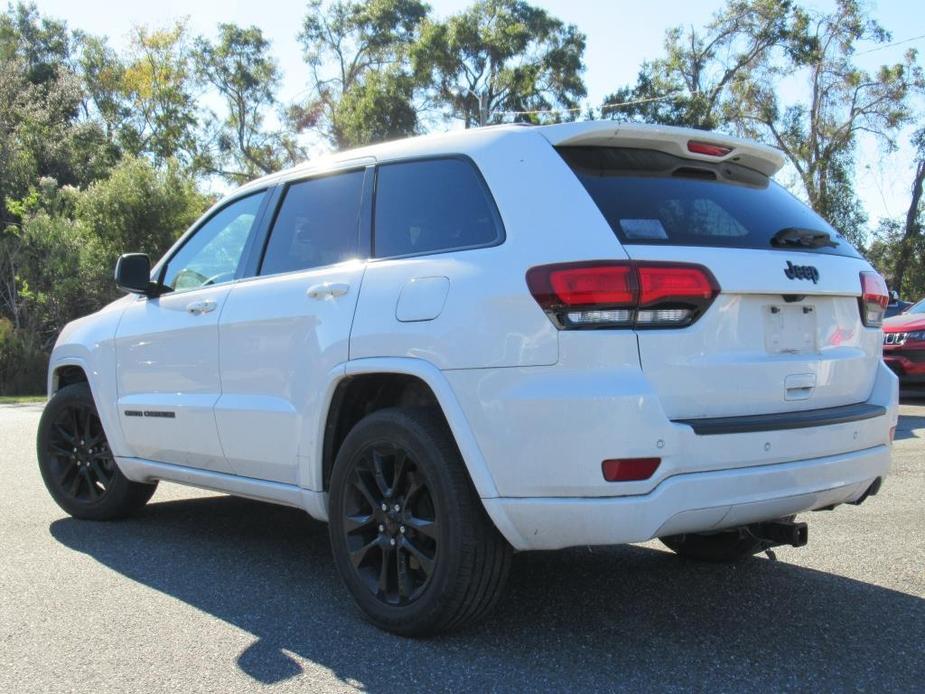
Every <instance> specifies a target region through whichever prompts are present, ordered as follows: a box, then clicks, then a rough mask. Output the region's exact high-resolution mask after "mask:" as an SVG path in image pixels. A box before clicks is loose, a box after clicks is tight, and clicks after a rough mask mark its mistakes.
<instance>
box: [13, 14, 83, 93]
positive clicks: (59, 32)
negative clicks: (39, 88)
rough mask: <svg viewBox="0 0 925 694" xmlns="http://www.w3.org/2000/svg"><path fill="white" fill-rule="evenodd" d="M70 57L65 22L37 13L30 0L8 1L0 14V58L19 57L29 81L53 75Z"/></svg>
mask: <svg viewBox="0 0 925 694" xmlns="http://www.w3.org/2000/svg"><path fill="white" fill-rule="evenodd" d="M70 57H71V37H70V34H69V32H68V30H67V25H66V24H65V23H64V22H59V21H57V20H54V19H50V18H48V17H42V16H40V15H39V12H38V9H37V8H36V6H35V4H34V3H29V4H25V3H22V2H20V3H17V4H16V5H15V7H14V6H12V5H10V6H9V8H8V9H7V11H6V13H5V14H0V59H3V60H9V59H11V58H18V59H19V60H21V61H22V63H23V65H24V66H25V74H26V79H27V80H28V81H29V82H31V83H32V84H43V83H45V82H47V81H49V80H53V79H55V78H56V77H57V76H58V74H59V70H60V67H61V66H62V65H64V64H66V63H67V62H68V61H69V59H70Z"/></svg>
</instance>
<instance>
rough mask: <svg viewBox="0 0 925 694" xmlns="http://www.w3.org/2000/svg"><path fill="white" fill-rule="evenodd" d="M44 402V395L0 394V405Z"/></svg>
mask: <svg viewBox="0 0 925 694" xmlns="http://www.w3.org/2000/svg"><path fill="white" fill-rule="evenodd" d="M40 402H45V396H44V395H0V405H27V404H29V403H40Z"/></svg>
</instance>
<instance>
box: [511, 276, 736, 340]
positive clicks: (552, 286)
mask: <svg viewBox="0 0 925 694" xmlns="http://www.w3.org/2000/svg"><path fill="white" fill-rule="evenodd" d="M527 286H528V287H529V288H530V293H531V294H533V297H534V298H535V299H536V301H537V303H538V304H539V305H540V306H541V307H542V309H543V310H544V311H545V312H546V314H547V315H548V316H549V317H550V319H551V320H552V321H553V323H555V324H556V326H557V327H558V328H560V329H562V330H569V329H587V328H671V327H674V328H678V327H684V326H686V325H690V324H691V323H693V322H694V321H695V320H697V319H698V318H699V317H700V316H701V315H702V314H703V313H704V311H706V310H707V308H708V307H709V306H710V304H711V303H712V302H713V299H714V298H716V295H717V294H718V293H719V285H717V283H716V279H714V277H713V275H712V274H711V273H710V271H709V270H707V269H706V268H705V267H702V266H700V265H692V264H688V263H650V262H635V261H612V260H596V261H590V262H579V263H562V264H558V265H540V266H538V267H534V268H530V270H528V271H527Z"/></svg>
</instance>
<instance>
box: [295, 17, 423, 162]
mask: <svg viewBox="0 0 925 694" xmlns="http://www.w3.org/2000/svg"><path fill="white" fill-rule="evenodd" d="M429 9H430V8H429V7H428V6H427V5H425V4H424V3H422V2H419V1H418V0H369V1H368V2H363V1H361V0H335V2H332V3H330V4H328V5H327V6H323V5H322V3H321V0H311V2H309V4H308V11H307V14H306V15H305V19H304V21H303V24H302V31H301V33H300V34H299V41H300V42H301V44H302V48H303V50H304V56H305V62H306V63H307V64H308V67H309V71H310V81H309V85H308V88H309V94H310V96H309V99H308V101H307V102H306V103H304V104H297V105H294V106H293V107H291V108H290V110H289V121H290V123H292V124H293V126H294V127H295V129H296V130H297V131H303V130H306V129H309V128H312V129H315V130H317V131H318V132H319V133H321V134H322V135H323V137H324V138H325V139H327V140H328V141H329V142H330V143H331V144H333V145H334V146H336V147H338V148H344V147H351V146H357V145H363V144H368V143H370V142H374V141H375V140H377V139H379V138H380V137H399V136H403V135H413V134H414V133H415V132H416V131H417V129H418V108H417V107H416V106H415V105H414V103H413V98H414V95H415V92H416V90H417V89H418V87H419V86H420V85H418V84H417V82H416V80H415V79H414V78H413V75H412V74H411V70H410V68H409V66H408V60H407V57H408V54H409V51H410V50H411V47H412V45H413V44H414V43H415V42H416V41H417V40H418V38H419V34H420V27H421V23H422V21H423V20H424V18H425V16H426V15H427V12H428V11H429ZM401 100H404V101H405V103H404V104H400V103H398V102H399V101H401ZM377 104H378V105H381V106H383V107H384V108H383V110H381V111H380V110H378V109H376V108H375V106H376V105H377Z"/></svg>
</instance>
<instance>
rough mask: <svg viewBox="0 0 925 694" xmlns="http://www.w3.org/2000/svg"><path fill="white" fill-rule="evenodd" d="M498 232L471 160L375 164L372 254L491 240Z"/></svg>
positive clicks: (498, 225) (496, 218) (497, 221)
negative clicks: (376, 172) (374, 211)
mask: <svg viewBox="0 0 925 694" xmlns="http://www.w3.org/2000/svg"><path fill="white" fill-rule="evenodd" d="M502 234H503V231H502V227H501V220H500V218H499V216H498V212H497V210H496V208H495V204H494V201H493V200H491V199H490V198H489V196H488V191H487V190H486V188H485V185H484V184H483V183H482V180H481V179H480V177H479V175H478V172H477V171H476V169H475V167H474V165H473V164H472V163H471V162H469V161H466V160H464V159H455V158H454V159H432V160H426V161H410V162H401V163H396V164H384V165H383V166H380V167H379V174H378V177H377V184H376V218H375V240H374V248H375V256H376V257H377V258H384V257H388V256H396V255H411V254H420V253H435V252H439V251H447V250H452V249H460V248H472V247H476V246H490V245H493V244H495V243H497V242H498V241H500V240H501V239H502Z"/></svg>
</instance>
